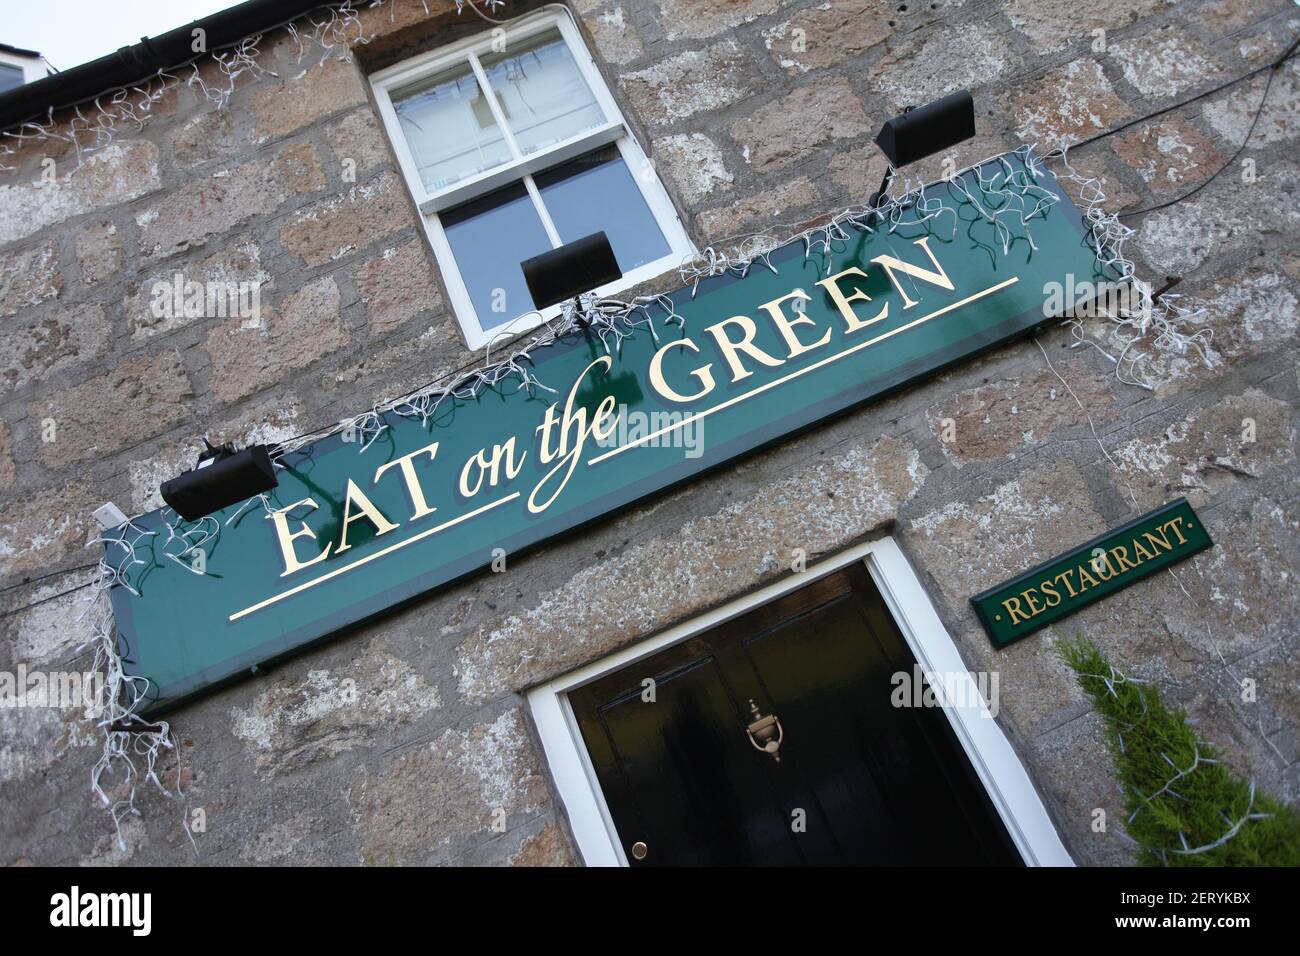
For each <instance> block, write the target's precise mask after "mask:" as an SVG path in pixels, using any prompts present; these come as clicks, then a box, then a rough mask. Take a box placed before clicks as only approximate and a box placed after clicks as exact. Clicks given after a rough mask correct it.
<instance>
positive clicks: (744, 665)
mask: <svg viewBox="0 0 1300 956" xmlns="http://www.w3.org/2000/svg"><path fill="white" fill-rule="evenodd" d="M913 663H914V660H913V658H912V655H911V653H910V651H909V650H908V648H907V645H906V643H905V641H904V640H903V638H902V635H901V633H900V632H899V631H898V628H897V626H896V625H895V624H894V622H893V620H892V618H891V617H890V615H889V612H888V609H887V608H886V607H885V604H884V601H883V599H882V598H881V597H880V594H879V592H878V591H877V589H876V587H875V584H874V582H872V580H871V578H870V575H869V574H868V573H867V571H866V568H865V567H864V566H862V565H860V564H855V565H853V566H851V567H849V568H846V569H845V570H843V571H840V572H837V573H835V574H832V575H828V576H826V577H824V578H821V579H819V580H817V581H814V582H812V583H811V584H809V585H808V586H806V587H804V588H801V589H799V590H798V591H795V592H793V593H791V594H789V595H786V596H784V597H782V598H780V599H778V600H776V601H773V602H771V603H769V604H766V605H763V606H762V607H759V608H756V609H754V610H752V611H750V612H748V613H746V614H744V615H742V616H740V617H738V618H736V619H734V620H732V621H729V622H726V623H725V624H722V625H720V626H718V627H717V628H714V629H713V630H711V631H708V632H705V633H703V634H700V635H697V636H696V637H695V638H692V639H691V640H689V641H685V642H683V643H681V644H678V645H675V646H674V647H671V648H668V649H666V650H664V651H661V652H660V653H658V654H655V655H653V656H651V657H649V658H647V659H645V660H642V661H639V662H636V663H634V664H632V665H629V666H628V667H626V668H624V669H622V670H620V671H618V672H616V673H613V674H609V675H606V676H605V677H602V678H601V679H599V680H597V681H595V682H593V683H591V684H588V685H586V686H584V687H581V688H579V689H577V690H575V691H573V692H571V693H570V702H571V704H572V706H573V710H574V713H575V716H576V717H577V720H578V726H579V728H580V730H581V733H582V736H583V740H584V742H585V743H586V745H587V748H588V752H589V753H590V755H591V759H592V763H593V766H594V767H595V769H596V775H597V777H598V779H599V781H600V784H601V788H602V791H603V793H604V796H605V799H606V802H607V804H608V806H609V809H610V813H611V815H612V816H613V819H614V822H615V826H616V828H617V830H618V834H619V838H620V840H621V842H622V844H623V846H624V851H625V853H626V854H627V856H628V859H629V862H631V863H632V865H634V866H654V865H700V864H715V865H718V864H759V865H795V864H818V865H827V864H829V865H834V864H898V863H912V864H981V863H983V864H989V863H993V864H1016V863H1019V862H1020V859H1019V856H1018V855H1017V854H1016V853H1015V851H1014V848H1013V847H1012V845H1011V843H1010V840H1009V838H1008V837H1007V834H1006V831H1005V828H1004V827H1003V826H1002V823H1001V821H1000V820H999V819H998V817H997V815H996V813H995V812H994V810H993V808H992V805H991V804H990V802H989V800H988V797H987V795H986V794H985V793H984V791H983V788H982V787H981V786H980V784H979V782H978V780H977V779H976V778H975V776H974V773H973V771H972V770H971V768H970V766H969V763H968V761H967V759H966V757H965V754H964V753H963V752H962V750H961V748H960V746H959V745H958V743H957V740H956V738H955V736H954V735H953V733H952V729H951V727H950V726H949V724H948V721H947V718H946V717H945V716H944V714H943V713H942V712H941V711H940V710H938V709H937V708H896V707H893V706H892V705H891V695H892V693H893V690H894V686H893V683H892V678H893V675H894V674H895V673H896V672H899V671H902V672H905V673H907V674H909V675H910V674H911V673H912V665H913ZM651 698H652V699H651ZM754 706H757V708H758V709H759V710H760V711H761V713H762V714H763V715H769V714H773V713H775V714H776V716H777V718H778V719H779V721H780V725H781V730H782V741H781V746H780V748H779V750H778V752H777V755H776V756H777V757H779V760H778V759H775V758H774V757H773V755H772V754H770V753H766V752H763V751H761V750H759V749H756V747H755V746H754V745H753V744H751V742H750V739H749V736H748V734H747V732H746V728H747V726H748V724H749V723H750V722H751V721H752V720H754V713H753V707H754ZM637 842H643V843H645V844H646V846H647V848H648V852H647V854H646V856H645V858H644V859H643V860H637V859H635V858H634V856H633V854H632V852H631V847H632V845H633V844H634V843H637Z"/></svg>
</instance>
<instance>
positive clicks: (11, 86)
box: [0, 63, 23, 93]
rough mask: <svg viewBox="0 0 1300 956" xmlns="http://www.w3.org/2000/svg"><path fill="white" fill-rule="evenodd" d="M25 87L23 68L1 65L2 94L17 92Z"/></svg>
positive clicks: (0, 86) (0, 87)
mask: <svg viewBox="0 0 1300 956" xmlns="http://www.w3.org/2000/svg"><path fill="white" fill-rule="evenodd" d="M22 85H23V68H22V67H21V66H13V65H11V64H9V63H0V93H4V92H5V91H7V90H16V89H18V87H20V86H22Z"/></svg>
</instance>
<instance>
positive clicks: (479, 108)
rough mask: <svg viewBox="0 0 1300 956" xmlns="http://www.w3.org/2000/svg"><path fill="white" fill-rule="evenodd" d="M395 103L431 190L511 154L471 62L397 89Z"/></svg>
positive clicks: (419, 166) (428, 187)
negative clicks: (471, 66) (480, 87)
mask: <svg viewBox="0 0 1300 956" xmlns="http://www.w3.org/2000/svg"><path fill="white" fill-rule="evenodd" d="M393 109H394V111H396V113H397V119H398V121H399V122H400V123H401V125H402V135H404V136H405V137H406V142H407V145H409V146H410V148H411V154H412V155H413V156H414V157H415V165H416V166H417V167H418V168H419V171H420V179H421V180H422V181H423V182H424V188H425V189H427V190H428V191H429V192H436V191H437V190H439V189H442V188H443V187H444V186H449V185H451V184H452V183H455V182H459V181H460V180H462V179H465V178H467V177H469V176H473V175H474V174H476V173H481V172H482V171H483V170H485V169H491V168H492V167H493V166H498V165H500V164H501V163H504V162H507V161H509V160H510V159H511V158H513V157H512V156H511V153H510V147H509V146H508V145H507V144H506V142H505V137H504V136H503V135H502V133H501V127H500V126H498V125H497V122H496V119H495V118H494V117H493V116H492V110H491V108H490V107H489V106H488V102H487V98H486V97H484V95H483V91H482V90H481V89H479V85H478V80H477V79H476V78H475V77H474V72H473V70H472V69H471V68H470V65H469V64H468V63H464V64H461V65H460V66H457V67H455V68H454V69H451V70H448V71H446V72H444V73H439V74H437V75H435V76H432V77H427V78H425V79H423V80H420V81H418V82H416V83H412V84H410V85H409V86H405V87H402V88H401V89H399V90H394V91H393Z"/></svg>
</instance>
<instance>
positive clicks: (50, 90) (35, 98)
mask: <svg viewBox="0 0 1300 956" xmlns="http://www.w3.org/2000/svg"><path fill="white" fill-rule="evenodd" d="M331 6H338V3H337V2H335V3H329V2H322V0H247V2H246V3H241V4H239V5H238V6H234V7H231V8H229V9H228V10H222V11H220V12H218V13H214V14H212V15H211V16H208V17H204V18H203V19H202V20H195V21H194V22H193V23H190V24H189V25H188V26H183V27H177V28H176V29H175V30H170V31H168V32H167V33H163V34H161V35H159V36H156V37H153V38H149V37H144V38H142V39H141V40H140V42H139V43H136V44H134V45H132V46H124V47H122V48H121V49H120V50H118V51H117V52H116V53H110V54H109V55H108V56H102V57H100V58H99V59H98V60H91V61H90V62H89V63H83V64H82V65H81V66H75V67H73V68H71V69H69V70H64V71H63V72H62V73H55V74H53V75H51V76H47V77H45V78H44V79H41V80H37V81H36V82H35V83H28V84H27V85H26V86H19V87H16V88H15V89H12V90H10V91H8V92H7V93H0V131H4V130H9V129H12V128H14V127H15V126H18V125H20V124H22V123H25V122H29V121H35V122H45V121H46V120H47V119H48V117H49V113H50V109H51V107H53V109H54V110H55V112H58V111H59V110H61V109H63V108H65V107H70V106H76V105H80V104H83V103H89V102H92V101H93V100H94V99H95V97H97V96H101V95H102V94H105V93H111V92H113V91H115V90H120V89H122V88H124V87H131V86H137V85H139V84H141V83H143V82H145V81H146V80H148V79H150V78H151V77H153V76H155V75H156V74H157V73H158V71H159V70H166V69H170V68H173V67H177V66H180V65H182V64H184V63H188V62H189V61H190V60H193V59H195V58H196V57H197V56H201V55H203V54H196V53H195V52H194V49H193V45H192V44H193V43H194V36H193V33H192V32H191V31H193V30H195V29H201V30H203V31H204V33H205V34H206V40H207V51H208V53H212V52H215V51H217V50H221V49H224V48H226V47H229V46H232V45H234V44H236V43H238V42H240V41H241V40H243V39H244V38H245V37H248V36H252V35H254V34H257V33H262V32H264V31H266V30H270V29H272V28H274V27H277V26H280V25H282V24H284V23H287V22H289V21H290V20H294V19H296V18H297V17H299V16H301V15H302V14H304V13H306V12H308V11H309V10H313V9H317V8H323V7H331Z"/></svg>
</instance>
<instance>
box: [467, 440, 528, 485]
mask: <svg viewBox="0 0 1300 956" xmlns="http://www.w3.org/2000/svg"><path fill="white" fill-rule="evenodd" d="M527 456H528V452H524V453H523V454H522V455H520V456H519V457H518V458H516V457H515V436H514V435H511V436H510V439H509V440H508V441H507V442H506V443H505V444H504V445H493V446H492V453H491V454H490V455H489V454H488V450H487V449H486V448H481V449H479V451H478V452H476V453H475V454H474V456H473V457H472V458H470V459H469V461H467V462H465V465H464V467H462V468H461V470H460V493H461V494H462V495H464V496H465V497H466V498H473V497H474V496H475V495H476V494H478V493H479V489H480V488H482V487H483V478H484V477H485V476H486V477H487V482H488V485H489V486H490V487H492V488H495V487H496V486H497V485H498V484H500V483H501V470H502V469H501V464H502V461H503V460H504V462H505V475H506V479H507V480H513V479H514V478H515V476H516V475H518V474H519V470H520V469H521V468H523V467H524V459H525V458H526V457H527ZM471 473H473V474H474V479H473V485H471V484H470V474H471Z"/></svg>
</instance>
